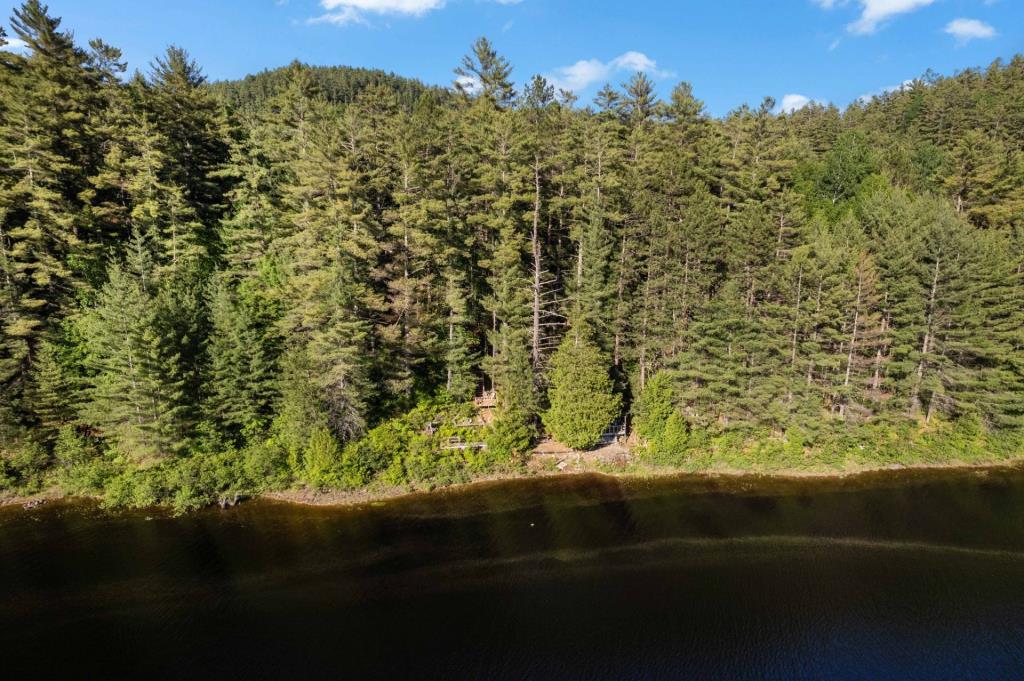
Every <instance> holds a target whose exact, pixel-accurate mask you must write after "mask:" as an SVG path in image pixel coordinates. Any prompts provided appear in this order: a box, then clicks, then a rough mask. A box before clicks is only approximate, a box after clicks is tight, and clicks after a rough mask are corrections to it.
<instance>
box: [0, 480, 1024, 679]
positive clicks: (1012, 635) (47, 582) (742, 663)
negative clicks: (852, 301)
mask: <svg viewBox="0 0 1024 681" xmlns="http://www.w3.org/2000/svg"><path fill="white" fill-rule="evenodd" d="M0 674H2V677H3V678H5V679H22V678H32V679H48V678H89V679H113V678H132V679H162V678H181V679H199V678H220V679H227V678H245V679H281V678H295V679H321V678H331V679H358V680H362V679H378V678H379V679H531V680H532V679H617V680H621V679H626V680H629V679H704V678H721V679H901V680H902V679H929V680H931V679H986V680H989V679H1003V678H1024V471H1021V470H1019V469H1003V470H993V471H988V472H980V471H943V472H940V471H932V472H909V471H905V472H892V473H885V474H873V475H868V476H861V477H858V478H855V479H848V480H839V481H837V480H833V481H824V480H803V481H794V480H789V481H779V480H776V481H772V480H765V479H757V478H748V479H741V480H737V479H712V480H707V479H700V478H693V477H681V478H665V479H659V480H654V481H624V480H617V479H612V478H608V477H603V476H564V477H555V478H543V479H534V480H522V481H513V482H504V483H488V484H484V485H479V486H473V487H470V488H463V489H460V490H453V491H446V492H439V493H434V494H430V495H418V496H413V497H407V498H402V499H397V500H393V501H389V502H385V503H380V504H376V505H368V506H363V507H356V508H312V507H303V506H298V505H289V504H284V503H278V502H270V501H253V502H248V503H244V504H242V505H240V506H238V507H236V508H233V509H228V510H219V509H216V510H208V511H203V512H200V513H196V514H194V515H190V516H186V517H180V518H173V517H169V516H167V515H165V514H162V513H159V512H156V511H150V512H127V513H107V512H104V511H102V510H100V509H98V508H97V507H95V506H94V505H92V504H88V503H81V502H79V503H51V504H48V505H46V506H43V507H41V508H38V509H34V510H31V511H25V510H22V509H20V508H8V509H0Z"/></svg>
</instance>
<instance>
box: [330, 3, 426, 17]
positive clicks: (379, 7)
mask: <svg viewBox="0 0 1024 681" xmlns="http://www.w3.org/2000/svg"><path fill="white" fill-rule="evenodd" d="M320 6H321V7H323V8H324V9H326V10H328V11H331V10H345V9H353V10H357V11H359V10H361V11H364V12H372V13H374V14H412V15H414V16H419V15H421V14H425V13H427V12H429V11H431V10H434V9H440V8H441V7H444V0H320Z"/></svg>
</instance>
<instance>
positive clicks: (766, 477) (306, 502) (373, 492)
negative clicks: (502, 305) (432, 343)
mask: <svg viewBox="0 0 1024 681" xmlns="http://www.w3.org/2000/svg"><path fill="white" fill-rule="evenodd" d="M1022 467H1024V456H1020V457H1015V458H1011V459H1003V460H992V461H985V462H975V463H968V462H963V461H949V462H945V463H917V464H886V465H881V466H861V467H852V468H848V469H827V468H821V469H804V468H780V469H777V470H769V471H760V470H754V469H742V468H716V469H708V470H699V471H693V470H686V469H682V468H670V467H662V468H653V467H652V468H639V469H634V470H628V469H626V470H620V471H615V470H609V469H608V468H607V467H601V466H594V465H587V464H583V465H579V466H577V467H575V468H572V469H567V470H547V469H540V468H532V469H528V470H527V471H525V472H522V471H517V472H508V473H497V474H491V475H486V476H481V477H479V478H474V479H472V480H468V481H466V482H459V483H455V484H449V485H437V486H424V487H423V488H421V489H417V488H410V487H389V488H379V489H373V488H362V489H358V490H337V489H335V490H324V491H316V490H311V489H306V488H296V489H288V490H282V491H278V492H264V493H261V494H257V495H255V496H252V497H246V498H244V499H241V500H239V502H238V503H245V502H249V501H270V502H275V503H282V504H294V505H298V506H309V507H319V508H339V509H340V508H358V507H361V506H371V505H375V504H379V503H384V502H388V501H395V500H399V499H412V498H416V497H420V498H428V497H431V496H434V495H441V494H451V493H456V494H458V493H465V492H468V491H471V490H472V489H473V488H479V487H485V486H491V485H496V484H501V483H507V482H520V481H528V480H560V479H569V478H573V477H583V476H597V477H603V478H608V479H610V480H622V481H640V482H643V481H661V480H670V479H672V478H687V479H690V480H693V481H698V482H700V481H703V482H713V481H726V482H729V481H732V482H736V481H750V480H755V479H756V480H758V481H762V482H821V483H823V484H824V483H828V482H846V481H851V480H855V479H857V478H861V477H870V476H885V475H886V474H893V477H895V475H896V474H899V473H915V472H928V471H932V472H943V471H946V472H951V473H952V472H958V471H961V472H969V471H973V472H987V471H999V470H1007V469H1013V468H1022ZM75 499H88V500H93V501H95V500H98V499H99V497H89V496H79V495H66V494H64V493H63V491H62V490H60V489H59V488H56V487H53V488H49V489H45V490H42V491H40V492H37V493H35V494H30V495H23V496H19V495H13V494H12V495H6V496H5V495H0V508H10V507H15V506H21V507H23V508H25V509H32V508H36V507H38V506H42V505H45V504H47V503H50V502H53V501H73V500H75ZM215 505H216V504H212V505H211V506H215Z"/></svg>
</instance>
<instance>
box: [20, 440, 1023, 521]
mask: <svg viewBox="0 0 1024 681" xmlns="http://www.w3.org/2000/svg"><path fill="white" fill-rule="evenodd" d="M413 425H414V424H410V423H404V424H396V423H391V422H389V423H387V424H384V426H381V427H378V428H377V429H374V430H373V431H371V432H370V433H369V434H368V435H367V437H365V438H363V439H361V440H359V441H357V442H354V443H350V445H349V446H348V447H346V448H345V449H344V450H343V451H332V452H327V453H325V456H324V457H323V458H322V459H320V460H319V465H318V466H314V465H313V464H314V463H316V462H317V461H318V460H317V459H316V457H314V456H311V455H310V452H306V453H305V455H304V456H300V457H295V456H289V453H288V452H287V451H285V450H283V449H281V448H280V447H278V446H276V445H275V443H274V442H273V441H266V442H263V443H260V445H258V446H249V447H246V448H244V449H242V450H226V451H223V452H219V453H195V454H193V455H191V456H187V457H182V458H174V459H166V460H161V461H155V462H149V463H148V464H139V463H136V462H132V461H129V460H126V459H125V458H124V457H120V456H117V455H114V454H110V453H106V454H104V453H95V452H92V453H89V455H88V456H86V454H87V453H82V452H79V453H78V456H77V457H70V458H69V460H68V461H67V462H65V463H64V464H62V465H58V466H53V467H51V466H40V467H39V468H38V469H37V470H36V471H33V470H32V469H31V468H28V469H21V470H17V469H14V467H13V466H11V465H10V464H8V466H7V469H6V470H4V471H2V472H0V473H2V476H0V504H2V503H24V502H25V501H26V500H28V499H31V498H58V497H63V496H74V497H89V498H95V499H98V500H99V501H100V503H101V504H102V505H103V506H104V507H106V508H111V509H114V508H146V507H154V506H164V507H167V508H169V509H170V510H172V511H173V512H174V513H187V512H189V511H194V510H197V509H200V508H203V507H206V506H210V505H214V504H217V503H221V504H233V503H235V502H237V501H238V500H241V499H245V498H251V497H258V496H269V497H272V498H276V499H281V500H286V501H293V502H301V503H328V504H331V503H337V504H349V503H363V502H370V501H374V500H377V499H383V498H390V497H394V496H399V495H402V494H406V493H413V492H421V491H430V490H434V489H438V488H447V487H451V486H453V485H460V484H466V483H471V482H477V481H484V480H499V479H515V478H524V477H530V476H538V475H545V474H557V473H560V472H561V471H560V470H559V469H558V468H556V467H555V464H556V463H557V459H550V458H549V459H545V460H541V459H538V458H534V457H531V456H521V457H515V458H512V459H508V458H505V459H504V460H499V459H497V458H496V457H494V456H492V455H491V454H489V452H488V451H487V450H482V451H480V450H464V451H460V450H446V449H443V448H442V446H441V443H442V442H444V441H446V440H447V438H449V437H451V435H450V434H448V433H447V430H445V429H442V430H441V431H440V432H436V433H432V434H427V433H425V432H423V431H419V430H416V429H415V428H413V427H412V426H413ZM676 435H678V434H676ZM676 435H673V434H672V433H668V434H666V433H664V432H663V433H662V434H661V435H660V436H659V437H658V438H654V439H651V440H646V441H643V442H641V443H639V444H636V445H634V446H633V447H632V448H631V452H630V457H629V462H627V463H623V464H610V463H602V462H599V461H591V460H589V459H588V458H587V457H586V456H584V457H582V459H581V462H580V463H576V462H573V465H571V466H570V467H569V469H568V470H566V471H565V472H567V473H585V472H600V473H607V474H613V475H624V476H641V477H642V476H660V475H672V474H683V473H691V474H703V473H706V474H712V475H743V474H761V475H771V476H780V477H811V476H821V477H839V476H845V475H852V474H858V473H866V472H871V471H879V470H885V469H890V468H896V469H904V468H939V467H943V468H956V467H965V468H967V467H978V466H989V465H992V466H1001V465H1007V464H1014V463H1018V462H1021V461H1024V443H1022V440H1021V437H1020V436H1019V435H1015V436H1010V435H1009V434H1006V433H1003V434H998V435H993V434H991V433H987V432H984V431H983V430H982V429H980V428H979V427H977V425H976V424H973V423H972V422H970V421H966V420H962V421H959V422H955V423H937V424H932V425H929V426H927V427H924V426H921V425H918V426H912V425H909V424H905V425H899V426H882V425H866V426H863V427H861V428H858V429H855V430H849V429H844V430H843V431H841V432H836V433H834V434H829V435H823V434H821V433H819V434H817V436H816V437H815V439H814V442H813V444H810V443H808V442H807V441H806V440H803V439H802V437H803V436H802V435H801V434H800V433H794V432H792V431H791V432H789V433H787V434H785V435H781V434H772V433H770V432H760V431H739V430H736V431H727V432H724V433H711V432H707V431H690V432H688V433H687V434H686V436H685V437H677V436H676ZM808 439H809V438H808ZM79 444H82V443H79ZM84 446H87V445H84ZM58 453H59V450H58ZM65 454H67V452H65ZM368 461H374V462H375V464H374V465H373V466H368V465H367V462H368ZM15 463H17V462H15Z"/></svg>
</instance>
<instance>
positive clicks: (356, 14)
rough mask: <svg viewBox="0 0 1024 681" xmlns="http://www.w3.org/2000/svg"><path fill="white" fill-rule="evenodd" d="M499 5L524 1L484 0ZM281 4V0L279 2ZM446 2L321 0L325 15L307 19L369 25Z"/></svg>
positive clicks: (417, 13)
mask: <svg viewBox="0 0 1024 681" xmlns="http://www.w3.org/2000/svg"><path fill="white" fill-rule="evenodd" d="M484 1H485V2H494V3H497V4H499V5H515V4H518V3H520V2H522V0H484ZM279 2H280V0H279ZM445 4H447V3H446V0H320V6H321V7H322V8H323V9H324V10H325V11H324V13H323V14H320V15H318V16H315V17H310V18H309V19H307V20H306V21H307V23H310V24H334V25H336V26H347V25H348V24H367V23H369V22H368V21H367V20H366V16H367V15H368V14H372V15H378V16H406V17H421V16H423V15H425V14H427V13H428V12H432V11H434V10H437V9H441V8H443V7H444V6H445Z"/></svg>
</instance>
